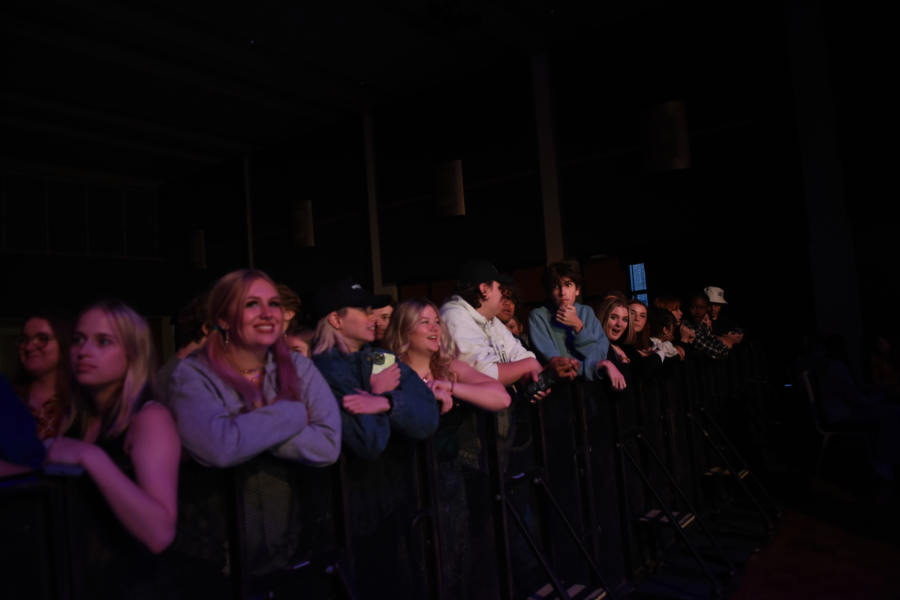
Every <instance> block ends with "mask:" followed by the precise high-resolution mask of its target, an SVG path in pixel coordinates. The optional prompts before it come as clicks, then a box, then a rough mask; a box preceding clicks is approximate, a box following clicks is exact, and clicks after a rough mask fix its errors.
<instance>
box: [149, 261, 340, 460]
mask: <svg viewBox="0 0 900 600" xmlns="http://www.w3.org/2000/svg"><path fill="white" fill-rule="evenodd" d="M209 316H210V321H211V322H212V323H213V324H214V326H213V331H212V332H211V333H210V336H209V341H208V342H207V344H206V346H205V347H204V348H203V349H201V350H198V351H197V352H195V353H194V354H192V355H191V356H189V357H188V358H186V359H185V360H183V361H182V362H181V363H180V364H179V365H178V367H177V368H176V369H175V371H174V372H173V373H172V377H171V379H170V380H169V384H168V386H167V388H166V399H167V403H168V405H169V407H170V408H171V409H172V411H173V412H174V413H175V420H176V423H177V425H178V432H179V434H180V435H181V443H182V445H183V446H184V448H185V449H186V450H187V451H188V452H189V453H190V454H191V456H192V457H193V458H194V459H195V460H196V461H197V462H199V463H201V464H203V465H207V466H214V467H230V466H233V465H237V464H240V463H242V462H245V461H247V460H250V459H251V458H253V457H254V456H256V455H258V454H261V453H263V452H270V453H271V454H273V455H275V456H277V457H280V458H286V459H289V460H292V461H296V462H299V463H302V464H305V465H311V466H325V465H329V464H332V463H333V462H335V461H336V460H337V459H338V456H339V454H340V451H341V417H340V412H339V409H338V405H337V402H336V401H335V399H334V395H333V394H332V393H331V389H330V387H329V386H328V384H327V383H326V382H325V379H324V378H323V377H322V375H321V374H320V373H319V371H318V370H317V369H316V368H315V367H314V366H313V364H312V361H310V360H309V359H308V358H306V357H305V356H303V355H302V354H299V353H291V352H290V351H289V350H288V349H287V347H286V346H285V344H284V341H283V339H282V322H283V319H284V316H283V313H282V309H281V298H280V296H279V294H278V290H277V289H276V287H275V284H274V283H273V282H272V280H271V279H270V278H269V277H268V276H267V275H266V274H265V273H262V272H261V271H254V270H244V271H234V272H232V273H229V274H228V275H225V276H224V277H222V279H220V280H219V282H218V283H217V284H216V285H215V287H214V288H213V290H212V292H211V293H210V296H209Z"/></svg>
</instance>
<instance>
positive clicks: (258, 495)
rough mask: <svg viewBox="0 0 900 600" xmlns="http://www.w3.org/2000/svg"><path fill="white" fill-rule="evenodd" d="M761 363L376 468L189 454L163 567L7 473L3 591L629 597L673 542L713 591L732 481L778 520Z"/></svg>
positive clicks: (486, 417)
mask: <svg viewBox="0 0 900 600" xmlns="http://www.w3.org/2000/svg"><path fill="white" fill-rule="evenodd" d="M762 369H764V367H763V361H762V356H761V354H760V352H759V349H758V348H751V347H748V348H736V349H735V350H733V351H732V352H731V355H730V356H729V357H728V358H725V359H721V360H719V361H708V360H706V359H701V358H697V357H693V358H689V359H687V360H685V361H684V362H676V361H667V364H665V366H664V368H663V369H662V371H661V372H659V373H658V374H656V375H655V376H653V377H645V378H635V379H634V380H633V381H632V386H631V387H632V389H631V392H630V394H629V395H628V396H627V397H626V399H624V400H623V397H619V396H616V395H615V394H612V395H611V394H610V392H609V389H608V386H607V385H606V384H605V382H603V381H599V382H597V381H593V382H584V381H577V382H572V383H559V384H556V386H555V387H554V389H553V391H552V393H551V394H550V395H548V396H547V397H546V398H545V399H544V400H543V401H541V402H539V403H536V404H531V403H528V402H524V401H518V400H517V401H514V402H513V404H512V406H511V407H510V408H509V409H506V410H504V411H501V412H499V413H497V414H490V413H486V412H484V411H482V410H479V409H476V408H473V407H471V406H469V405H466V404H461V405H458V406H456V407H455V408H454V409H453V410H451V411H450V412H449V413H448V414H447V415H444V416H443V417H442V418H441V425H440V427H439V429H438V431H437V432H436V433H435V434H434V435H433V436H432V437H430V438H429V439H427V440H425V441H422V442H418V443H415V442H412V441H411V440H407V439H404V438H401V437H399V436H398V437H396V438H395V439H392V440H391V442H390V443H389V445H388V447H387V449H386V450H385V451H384V453H383V454H382V455H381V456H380V457H379V458H378V459H376V460H374V461H363V460H361V459H358V458H355V457H352V456H347V455H343V456H342V457H341V460H340V461H339V462H338V463H337V464H336V465H333V466H331V467H327V468H322V469H315V468H309V467H303V466H300V465H297V464H295V463H291V462H288V461H284V460H281V459H277V458H275V457H272V456H270V455H261V456H259V457H257V458H255V459H253V460H251V461H249V462H247V463H244V464H242V465H239V466H237V467H233V468H230V469H213V468H207V467H203V466H200V465H198V464H196V463H194V462H193V461H191V460H186V461H184V462H183V463H182V467H181V472H180V475H179V523H178V533H177V536H176V540H175V542H174V543H173V544H172V546H171V547H170V548H169V549H168V550H166V552H165V553H163V554H162V555H161V556H159V557H156V558H154V559H153V560H150V559H149V558H148V557H147V556H146V555H149V553H146V555H145V554H141V553H140V552H138V550H136V548H137V547H139V544H137V542H136V541H134V540H133V539H132V540H130V543H128V544H125V543H124V542H125V541H127V539H126V538H128V536H127V534H125V533H124V530H123V529H122V528H121V526H120V525H119V524H118V523H117V522H116V521H115V519H114V518H112V515H111V512H110V511H109V508H108V505H107V504H106V503H105V501H103V500H102V497H101V496H100V495H99V492H98V491H97V490H96V488H95V487H94V486H93V484H92V483H91V481H90V479H89V477H87V476H81V477H76V478H51V477H45V476H43V475H31V476H26V477H18V478H10V479H6V480H0V524H2V525H3V528H2V530H3V531H4V536H3V538H2V539H0V553H2V554H0V560H2V561H3V564H4V567H5V568H6V569H10V570H9V571H8V572H13V573H16V574H17V576H13V577H9V576H7V577H4V579H3V583H2V584H0V596H2V597H3V598H4V599H11V598H20V597H21V598H25V597H27V598H61V599H70V598H71V599H79V598H95V597H96V598H101V597H115V596H116V594H119V593H120V592H121V590H120V589H119V588H120V587H121V586H127V585H128V583H129V581H139V582H140V585H141V586H143V587H142V588H141V591H142V593H143V595H144V597H162V596H163V595H165V597H167V598H169V597H171V598H191V597H210V596H215V597H222V598H225V597H229V598H265V597H276V598H277V597H285V596H295V597H296V596H300V597H316V598H326V599H334V600H338V599H344V598H349V599H352V600H366V599H375V598H383V597H398V598H401V597H402V598H427V599H434V600H464V599H467V598H479V599H481V598H484V599H495V598H496V599H498V600H513V599H520V598H535V599H542V598H560V599H572V600H586V599H596V598H602V597H604V596H606V597H609V598H617V597H621V596H623V595H625V594H626V593H628V592H629V591H630V590H632V589H634V588H635V587H637V586H639V585H641V583H642V582H643V581H644V580H645V579H647V578H648V577H650V576H651V575H652V574H653V573H654V572H656V571H658V569H659V568H660V565H661V564H662V563H663V562H664V561H665V560H666V559H667V557H668V556H670V555H672V553H673V552H676V551H677V549H678V548H682V549H684V551H685V552H687V553H688V554H689V555H690V556H693V557H694V559H695V560H696V562H697V565H698V572H700V573H702V574H704V575H705V576H706V577H707V578H708V579H709V581H710V584H711V588H712V589H713V591H714V593H716V592H718V591H719V590H721V589H722V586H723V585H724V584H725V583H727V580H728V578H730V577H732V576H733V575H734V572H735V570H736V567H735V566H734V564H733V563H732V562H731V560H730V559H729V557H728V556H726V555H725V553H724V552H723V551H722V548H721V547H720V545H719V543H718V541H717V539H716V538H715V535H714V532H712V531H710V528H709V527H708V524H709V522H710V521H711V520H713V519H715V518H716V515H717V512H718V511H719V510H720V508H721V507H720V504H721V502H722V494H720V493H718V492H719V491H721V490H720V488H721V485H722V484H721V482H720V480H727V481H730V482H731V483H730V484H729V485H730V486H731V488H733V489H737V490H740V491H741V492H742V493H744V494H745V495H746V496H747V497H748V498H749V499H750V501H751V503H752V504H754V505H755V507H756V508H757V509H758V513H759V515H760V519H761V520H764V521H765V522H766V524H767V525H769V526H770V527H771V525H772V524H773V523H774V519H775V518H777V516H780V514H779V513H778V510H777V507H775V510H774V511H772V510H771V509H770V508H769V506H768V505H771V506H775V504H774V502H772V500H771V498H770V497H769V496H768V494H767V493H766V492H765V490H764V489H763V488H762V486H761V485H760V484H759V481H758V480H757V479H756V478H755V475H754V474H753V473H752V470H751V469H750V467H749V466H748V465H747V463H746V462H744V460H743V456H742V452H743V450H742V449H743V448H744V447H745V446H744V445H743V442H746V441H747V440H748V439H750V438H748V436H752V435H754V431H755V429H745V428H744V426H745V425H746V419H745V418H744V414H745V413H752V414H755V415H757V416H760V415H761V414H762V411H763V410H764V409H765V407H766V403H767V402H768V400H767V398H766V396H765V394H766V393H767V392H766V389H765V381H764V379H763V377H764V375H763V374H761V370H762ZM513 393H514V392H513ZM732 438H734V440H735V442H732ZM738 446H740V449H741V451H739V448H738ZM745 471H746V474H745ZM710 473H712V474H713V475H710ZM711 482H714V483H711ZM751 482H752V484H753V485H752V486H751V485H750V484H751ZM751 487H753V488H754V489H753V490H751V489H750V488H751ZM764 504H765V505H766V506H763V505H764ZM695 525H696V526H698V527H699V528H700V530H701V531H702V534H703V536H705V537H706V538H708V540H709V542H710V543H709V545H708V546H705V548H699V547H695V542H694V541H692V540H696V538H690V537H689V536H688V535H687V534H686V532H687V531H688V529H689V528H690V527H693V526H695ZM698 535H699V534H698ZM119 543H122V544H124V546H127V548H128V551H127V552H123V551H121V549H119V548H117V547H115V546H116V544H119ZM129 561H132V562H135V564H133V565H132V564H129ZM712 564H716V565H718V566H719V567H724V569H725V571H724V574H723V572H722V568H718V569H713V568H711V565H712ZM147 565H152V569H151V568H150V567H148V566H147ZM19 575H21V576H19ZM110 578H111V579H110ZM129 578H131V579H129ZM111 582H112V583H111ZM117 586H119V587H117ZM139 595H140V594H139Z"/></svg>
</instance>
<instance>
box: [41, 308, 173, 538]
mask: <svg viewBox="0 0 900 600" xmlns="http://www.w3.org/2000/svg"><path fill="white" fill-rule="evenodd" d="M153 356H154V353H153V342H152V340H151V337H150V331H149V329H148V327H147V323H146V321H144V319H143V318H141V317H140V316H139V315H138V314H137V313H135V312H134V311H133V310H132V309H130V308H129V307H128V306H126V305H125V304H123V303H121V302H118V301H106V302H101V303H99V304H96V305H94V306H92V307H91V308H89V309H87V310H86V311H85V312H84V313H82V315H81V316H80V317H79V318H78V323H77V325H76V327H75V335H74V338H73V341H72V347H71V360H72V368H73V370H74V372H75V379H76V382H77V387H76V392H75V394H74V396H73V419H72V424H71V426H70V427H69V430H68V432H67V435H68V436H71V437H60V438H55V440H54V441H53V442H52V444H51V445H50V448H49V450H48V453H47V462H48V463H56V464H70V465H80V466H82V467H84V469H85V471H87V473H88V475H90V477H91V479H92V480H93V481H94V483H96V486H97V489H98V490H99V492H100V494H102V496H103V498H105V500H106V502H107V503H108V504H109V507H110V509H111V510H112V512H113V514H114V515H115V516H116V518H117V519H118V521H119V522H120V523H121V524H122V526H123V527H124V528H125V529H126V530H127V531H128V532H129V533H130V534H131V535H132V536H133V537H134V538H135V539H137V540H138V541H139V542H140V543H141V544H143V545H144V546H145V547H146V548H148V549H149V550H150V551H151V552H153V553H159V552H162V551H163V550H164V549H165V548H166V547H167V546H168V545H169V544H170V543H171V542H172V540H173V538H174V536H175V517H176V511H177V504H176V488H177V479H178V461H179V458H180V456H181V445H180V444H179V441H178V432H177V431H176V429H175V424H174V422H173V420H172V415H171V414H170V413H169V411H168V410H167V409H166V408H165V407H164V406H163V405H161V404H158V403H157V402H155V401H154V400H153V398H154V392H153V383H154V382H153V373H155V372H156V369H155V364H154V362H155V361H154V360H153ZM123 462H125V463H127V462H130V463H131V466H132V467H133V471H132V472H131V475H126V474H125V473H124V472H123V471H122V469H121V468H120V466H119V465H120V464H122V463H123Z"/></svg>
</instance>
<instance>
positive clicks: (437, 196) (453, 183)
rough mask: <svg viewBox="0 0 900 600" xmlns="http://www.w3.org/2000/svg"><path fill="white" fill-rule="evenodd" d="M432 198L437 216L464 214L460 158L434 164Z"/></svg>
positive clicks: (464, 201) (464, 205) (464, 204)
mask: <svg viewBox="0 0 900 600" xmlns="http://www.w3.org/2000/svg"><path fill="white" fill-rule="evenodd" d="M432 198H433V199H434V212H435V214H436V215H437V216H438V217H456V216H460V215H465V214H466V200H465V193H464V190H463V176H462V161H461V160H446V161H443V162H439V163H437V164H436V165H435V167H434V179H433V190H432Z"/></svg>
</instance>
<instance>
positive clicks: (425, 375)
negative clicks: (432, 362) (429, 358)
mask: <svg viewBox="0 0 900 600" xmlns="http://www.w3.org/2000/svg"><path fill="white" fill-rule="evenodd" d="M429 375H431V369H428V372H427V373H425V374H424V375H422V381H424V382H425V383H428V376H429Z"/></svg>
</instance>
